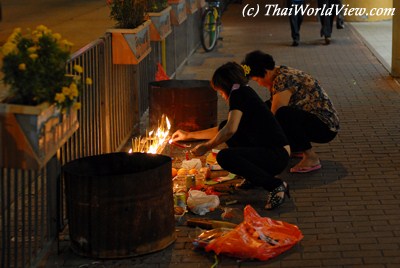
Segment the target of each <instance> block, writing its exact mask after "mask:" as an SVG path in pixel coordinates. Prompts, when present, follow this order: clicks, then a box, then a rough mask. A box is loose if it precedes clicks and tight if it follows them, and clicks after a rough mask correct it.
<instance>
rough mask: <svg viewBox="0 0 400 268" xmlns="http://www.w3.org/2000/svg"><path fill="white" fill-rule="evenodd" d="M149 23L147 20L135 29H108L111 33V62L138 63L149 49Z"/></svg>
mask: <svg viewBox="0 0 400 268" xmlns="http://www.w3.org/2000/svg"><path fill="white" fill-rule="evenodd" d="M150 24H151V21H150V20H147V21H145V22H144V23H143V24H142V25H140V26H139V27H137V28H135V29H109V30H107V32H109V33H111V34H112V59H113V64H138V63H139V62H141V61H142V60H143V59H144V58H145V57H146V56H147V55H148V54H149V53H150V51H151V47H150Z"/></svg>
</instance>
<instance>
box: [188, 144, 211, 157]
mask: <svg viewBox="0 0 400 268" xmlns="http://www.w3.org/2000/svg"><path fill="white" fill-rule="evenodd" d="M209 150H210V148H208V146H207V145H206V144H205V143H202V144H199V145H197V146H196V147H194V148H193V149H192V150H190V152H191V153H192V154H193V155H194V156H202V155H204V154H205V153H207V152H208V151H209Z"/></svg>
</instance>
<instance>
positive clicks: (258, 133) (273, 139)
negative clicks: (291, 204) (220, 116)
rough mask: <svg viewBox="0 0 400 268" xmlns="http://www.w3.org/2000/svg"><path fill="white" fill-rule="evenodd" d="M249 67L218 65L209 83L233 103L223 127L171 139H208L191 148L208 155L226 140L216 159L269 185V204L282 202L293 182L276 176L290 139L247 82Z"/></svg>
mask: <svg viewBox="0 0 400 268" xmlns="http://www.w3.org/2000/svg"><path fill="white" fill-rule="evenodd" d="M245 72H247V68H243V67H242V66H240V65H239V64H237V63H234V62H228V63H226V64H224V65H222V66H221V67H219V68H218V69H217V70H216V71H215V72H214V75H213V77H212V80H211V86H212V88H213V89H214V90H216V91H217V92H218V93H219V94H220V95H221V96H222V98H223V99H224V100H225V101H226V102H227V103H228V105H229V113H228V119H227V120H226V121H224V122H222V123H221V124H220V126H219V127H214V128H209V129H205V130H200V131H194V132H186V131H182V130H177V131H176V132H175V133H174V134H172V140H173V141H179V140H188V139H195V140H207V141H206V142H203V143H201V144H199V145H197V146H196V147H195V148H193V149H192V150H191V153H193V154H194V155H195V156H201V155H204V154H205V153H206V152H207V151H209V150H211V149H213V148H215V147H216V146H218V145H219V144H222V143H226V144H227V145H228V148H224V149H222V150H221V151H219V153H218V154H217V162H218V164H219V165H220V166H221V167H222V168H223V169H225V170H227V171H229V172H231V173H234V174H236V175H238V176H241V177H244V178H246V180H248V181H250V182H251V183H252V184H253V185H255V186H261V187H263V188H264V189H266V190H267V191H268V195H267V202H266V205H265V208H266V209H273V208H276V207H278V206H280V205H281V204H282V203H283V202H284V200H285V196H286V195H287V196H288V197H290V196H289V185H288V184H287V183H286V182H284V181H282V180H281V179H279V178H277V177H276V175H278V174H280V173H281V172H282V171H283V170H284V169H285V168H286V166H287V165H288V162H289V155H290V148H289V142H288V140H287V138H286V136H285V134H284V132H283V130H282V128H281V126H280V125H279V123H278V121H277V120H276V119H275V117H274V116H273V114H272V113H271V111H270V110H269V109H268V107H267V106H266V105H265V103H264V102H263V101H262V99H261V98H260V97H259V96H258V94H257V93H256V92H255V91H254V90H253V89H252V88H251V87H249V86H248V85H247V83H248V78H246V76H245Z"/></svg>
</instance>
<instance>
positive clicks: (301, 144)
mask: <svg viewBox="0 0 400 268" xmlns="http://www.w3.org/2000/svg"><path fill="white" fill-rule="evenodd" d="M275 117H276V119H277V120H278V122H279V123H280V125H281V126H282V128H283V131H284V132H285V134H286V137H287V138H288V140H289V143H290V148H291V150H292V152H303V151H305V150H308V149H311V148H312V145H311V142H315V143H328V142H330V141H331V140H333V139H334V138H335V137H336V135H337V132H334V131H331V130H330V129H329V128H328V126H327V125H326V124H325V123H323V122H322V121H321V120H320V119H319V118H318V117H317V116H316V115H313V114H311V113H308V112H305V111H302V110H299V109H296V108H293V107H289V106H284V107H281V108H279V109H278V111H277V112H276V114H275Z"/></svg>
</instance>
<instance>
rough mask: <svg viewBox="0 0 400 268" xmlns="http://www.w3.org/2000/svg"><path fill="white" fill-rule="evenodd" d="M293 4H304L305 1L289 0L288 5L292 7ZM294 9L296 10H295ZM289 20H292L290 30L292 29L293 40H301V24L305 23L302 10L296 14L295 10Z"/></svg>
mask: <svg viewBox="0 0 400 268" xmlns="http://www.w3.org/2000/svg"><path fill="white" fill-rule="evenodd" d="M292 4H293V5H303V4H304V1H301V2H300V1H296V2H294V1H292V0H287V6H288V7H289V8H290V7H292ZM293 11H294V10H293ZM289 21H290V31H291V35H292V39H293V41H297V42H298V41H300V27H301V24H302V23H303V16H302V14H301V12H299V13H297V14H295V13H294V12H293V14H292V15H291V16H289Z"/></svg>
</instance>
